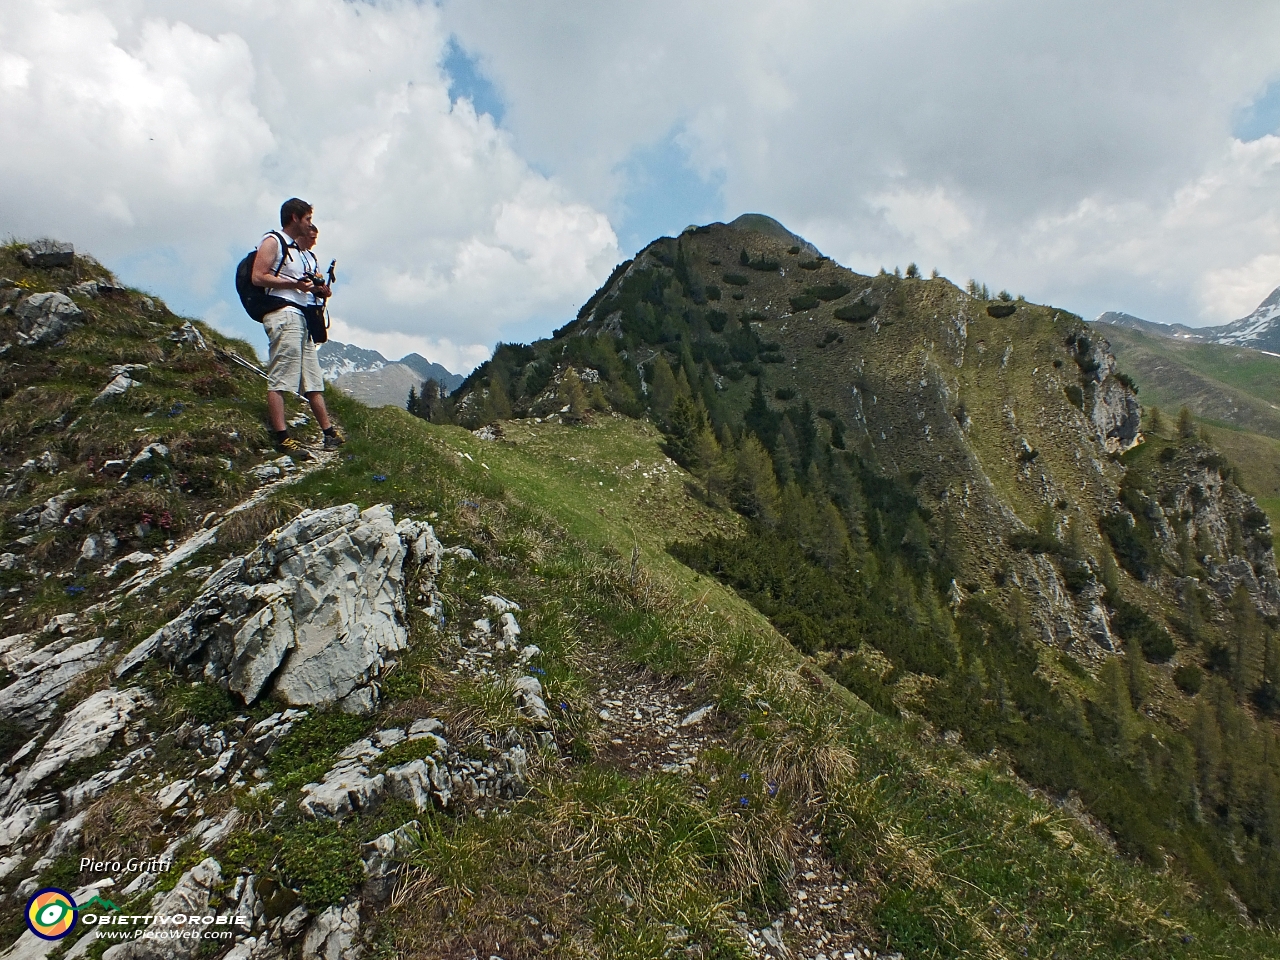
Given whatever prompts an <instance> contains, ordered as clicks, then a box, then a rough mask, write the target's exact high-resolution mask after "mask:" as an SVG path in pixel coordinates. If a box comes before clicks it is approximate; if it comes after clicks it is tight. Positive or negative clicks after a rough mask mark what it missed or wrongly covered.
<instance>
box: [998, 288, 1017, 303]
mask: <svg viewBox="0 0 1280 960" xmlns="http://www.w3.org/2000/svg"><path fill="white" fill-rule="evenodd" d="M996 299H997V300H1002V301H1004V302H1005V303H1008V302H1009V301H1011V300H1012V299H1013V294H1011V293H1010V292H1009V291H1008V290H1001V291H1000V292H999V293H997V294H996Z"/></svg>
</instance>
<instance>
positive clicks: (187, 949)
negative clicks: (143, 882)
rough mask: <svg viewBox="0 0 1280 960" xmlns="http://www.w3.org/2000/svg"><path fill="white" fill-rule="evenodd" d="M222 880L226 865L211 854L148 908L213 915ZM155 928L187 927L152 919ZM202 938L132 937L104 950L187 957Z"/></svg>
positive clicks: (108, 957)
mask: <svg viewBox="0 0 1280 960" xmlns="http://www.w3.org/2000/svg"><path fill="white" fill-rule="evenodd" d="M221 882H222V867H221V866H219V864H218V861H217V860H215V859H213V857H207V858H205V859H204V860H202V861H200V863H198V864H196V865H195V866H194V867H192V868H191V869H190V870H188V871H187V872H186V873H184V874H183V875H182V877H181V878H180V879H179V880H178V883H177V885H176V886H174V888H173V889H172V890H170V891H169V892H167V893H162V894H158V895H157V896H156V898H155V899H154V900H153V901H152V903H151V907H150V908H149V909H147V910H146V911H140V912H145V913H149V914H152V915H153V916H175V915H176V916H182V917H191V916H209V915H210V910H209V900H210V899H211V897H212V895H213V892H214V890H215V889H217V887H218V886H219V885H220V884H221ZM148 929H150V930H152V931H155V932H157V933H158V932H161V931H170V932H178V931H182V930H185V929H186V927H185V925H184V926H178V925H176V924H174V925H169V924H160V923H157V922H154V921H153V922H152V924H151V926H150V927H149V928H148ZM201 943H202V942H201V941H200V940H199V939H186V938H182V939H164V940H131V941H129V942H128V943H123V944H117V945H116V946H114V947H111V948H110V949H108V950H107V952H106V953H104V954H103V955H102V956H103V960H184V958H186V957H194V956H195V955H196V953H197V952H198V951H199V950H200V947H201Z"/></svg>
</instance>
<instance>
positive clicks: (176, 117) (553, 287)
mask: <svg viewBox="0 0 1280 960" xmlns="http://www.w3.org/2000/svg"><path fill="white" fill-rule="evenodd" d="M447 39H448V35H447V33H446V32H445V30H444V29H443V28H442V26H441V24H440V22H439V16H438V13H437V11H436V9H435V8H434V7H432V6H430V5H421V4H416V3H409V2H388V3H379V4H369V3H346V2H342V0H315V2H312V3H308V4H307V5H306V13H305V16H300V12H299V8H298V6H297V4H296V3H286V2H271V0H267V2H262V3H258V4H254V5H252V6H250V5H247V4H244V3H242V2H238V0H212V2H208V3H203V4H199V5H191V4H187V3H177V2H173V0H116V2H110V0H105V2H97V3H94V2H88V0H83V2H75V0H62V2H57V0H51V2H45V3H41V4H34V5H27V6H24V7H17V8H14V9H13V10H9V11H6V14H5V19H4V22H3V24H0V126H3V128H4V129H6V130H10V131H14V130H17V131H21V136H20V137H19V138H17V139H16V140H11V144H10V149H6V150H5V151H2V152H0V181H2V182H3V183H4V184H5V186H4V189H3V193H2V194H0V221H2V222H3V223H4V225H5V228H6V229H7V230H8V231H11V232H12V233H14V234H16V235H18V236H33V235H46V234H52V235H57V236H59V237H62V238H65V239H71V240H73V241H74V242H76V243H77V244H78V245H79V246H80V247H81V248H82V249H84V250H87V251H89V252H92V253H94V254H95V255H97V256H98V257H99V258H100V259H103V260H104V261H106V262H108V263H109V264H115V265H118V266H119V267H120V268H121V269H122V271H123V272H124V273H125V276H126V279H128V280H129V281H130V282H135V283H138V282H141V283H143V284H147V285H149V286H151V287H154V288H156V289H157V290H158V292H160V293H161V294H162V295H165V296H166V297H167V298H168V299H169V300H170V301H171V302H173V304H174V306H175V307H178V308H184V309H187V310H197V311H200V312H202V313H206V314H208V315H209V316H210V317H211V318H212V319H215V320H217V321H218V322H219V323H220V324H221V325H222V326H223V327H224V328H226V329H230V330H232V331H234V332H237V333H240V334H241V335H247V336H250V337H252V336H255V334H254V329H255V328H254V327H253V326H252V325H251V324H250V322H249V321H248V320H247V318H243V319H242V318H239V317H238V316H237V314H236V310H237V309H238V305H237V304H235V302H234V294H233V293H232V290H231V283H230V277H231V271H232V268H233V266H234V264H235V261H236V260H237V259H238V258H239V256H240V255H242V254H243V252H244V251H245V250H247V249H249V247H250V246H252V244H253V243H255V242H256V240H257V238H258V237H259V236H260V235H261V233H262V232H263V231H264V230H266V229H268V228H270V227H272V226H274V225H275V224H276V211H277V209H278V207H279V204H280V203H281V201H283V200H284V199H285V198H286V197H288V196H291V195H296V196H302V197H304V198H306V199H308V200H310V201H311V202H312V203H314V204H315V205H316V220H317V222H318V223H319V224H320V225H321V227H322V233H321V238H320V244H319V247H318V251H317V252H318V253H319V254H320V255H321V256H329V257H336V258H337V259H338V261H339V276H340V281H341V282H340V284H339V286H338V288H337V292H336V297H335V302H334V311H335V313H341V315H342V316H343V317H344V318H345V319H346V320H348V321H349V322H350V323H351V327H350V328H349V329H350V330H351V331H352V332H353V335H359V336H364V337H366V341H365V343H366V345H370V346H372V345H373V340H372V339H369V338H372V337H375V336H384V335H385V336H386V337H390V338H392V339H391V340H389V341H387V342H399V341H396V340H395V338H397V337H399V338H402V339H403V340H404V342H406V343H408V342H412V343H414V344H416V345H417V347H416V348H417V349H421V348H424V347H426V346H427V345H430V344H438V345H439V347H438V349H440V350H445V351H452V354H451V356H452V358H453V360H454V362H458V363H463V362H465V363H468V364H471V363H474V361H475V358H476V357H482V356H484V355H487V350H488V347H487V345H490V344H492V343H493V342H494V341H495V340H497V339H499V338H500V337H501V335H502V332H503V330H504V328H505V327H506V326H507V325H509V324H511V323H513V322H523V321H528V320H529V318H531V317H544V318H546V319H547V321H548V325H549V326H550V325H556V324H558V323H559V322H563V320H564V319H565V318H566V317H567V316H571V315H572V312H573V310H574V309H575V308H576V306H577V304H578V303H579V302H580V301H581V300H582V299H584V298H585V297H586V296H588V295H589V294H590V293H591V291H592V290H593V289H594V288H595V286H596V284H598V283H599V281H600V280H602V279H603V278H604V276H606V275H607V274H608V272H609V270H610V269H611V268H612V266H613V265H614V263H615V262H616V261H617V259H618V255H617V249H616V240H615V238H614V234H613V230H612V228H611V226H610V224H609V222H608V219H607V218H606V217H605V216H604V215H603V214H601V213H600V212H598V211H596V210H594V209H592V208H591V207H590V206H589V205H587V204H584V203H583V202H582V201H581V200H580V199H577V198H575V197H574V196H573V194H572V192H571V191H570V190H569V189H568V188H566V187H565V186H564V185H563V184H562V183H561V182H560V181H557V180H553V179H551V178H548V177H547V176H545V175H543V174H541V173H539V172H538V171H536V170H534V169H533V168H532V167H531V166H530V165H529V164H528V163H527V162H526V161H525V160H524V159H523V158H521V157H520V156H519V154H518V153H517V152H516V151H515V149H514V148H513V146H512V143H511V141H510V137H509V136H508V135H507V134H506V133H504V132H503V131H501V130H499V129H496V128H495V127H494V125H493V122H492V120H491V119H490V118H489V117H487V116H479V117H478V116H476V114H475V112H474V109H473V108H472V107H471V105H470V102H469V101H460V102H459V103H458V104H456V105H455V104H453V103H451V102H450V99H449V95H448V78H447V77H446V76H444V75H443V74H442V73H441V69H440V66H439V62H440V59H441V57H442V55H443V53H444V49H445V44H446V42H447ZM228 300H230V301H231V303H230V306H231V307H234V308H235V309H232V310H228V309H227V307H228V302H227V301H228ZM231 318H235V319H231ZM552 321H554V322H552ZM433 359H435V358H434V357H433Z"/></svg>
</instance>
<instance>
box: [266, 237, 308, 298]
mask: <svg viewBox="0 0 1280 960" xmlns="http://www.w3.org/2000/svg"><path fill="white" fill-rule="evenodd" d="M268 237H270V238H271V239H272V240H274V241H275V242H276V246H277V247H279V245H280V237H284V239H285V241H286V246H285V248H284V249H283V250H281V251H279V253H278V254H277V255H276V260H275V262H274V263H273V264H272V265H271V269H272V270H273V271H274V270H275V268H276V267H277V266H279V267H280V270H279V271H278V273H277V276H281V277H288V278H289V279H290V280H301V279H302V278H303V276H305V275H306V274H308V273H319V272H320V261H319V260H317V259H316V255H315V254H314V253H312V252H311V251H310V250H301V249H299V247H298V245H297V243H295V242H294V241H293V240H292V239H291V238H290V237H289V235H288V234H287V233H283V232H282V233H280V234H279V235H277V234H275V233H265V234H263V235H262V239H261V240H259V241H258V246H259V247H260V246H262V244H263V243H264V242H266V240H267V238H268ZM281 256H283V257H284V263H283V264H282V263H280V257H281ZM268 292H269V293H270V294H271V295H272V296H273V297H279V298H280V299H281V300H288V301H289V302H290V303H296V304H297V305H298V306H300V307H310V306H313V305H315V304H316V303H319V301H318V300H317V299H316V298H315V295H314V294H311V293H304V292H303V291H301V290H293V289H290V288H288V287H285V288H280V287H271V288H268Z"/></svg>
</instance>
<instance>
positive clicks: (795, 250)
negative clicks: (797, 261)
mask: <svg viewBox="0 0 1280 960" xmlns="http://www.w3.org/2000/svg"><path fill="white" fill-rule="evenodd" d="M799 252H800V247H799V245H796V244H793V245H791V246H790V247H788V248H787V253H789V254H791V255H792V256H793V257H794V256H795V255H796V254H797V253H799Z"/></svg>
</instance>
